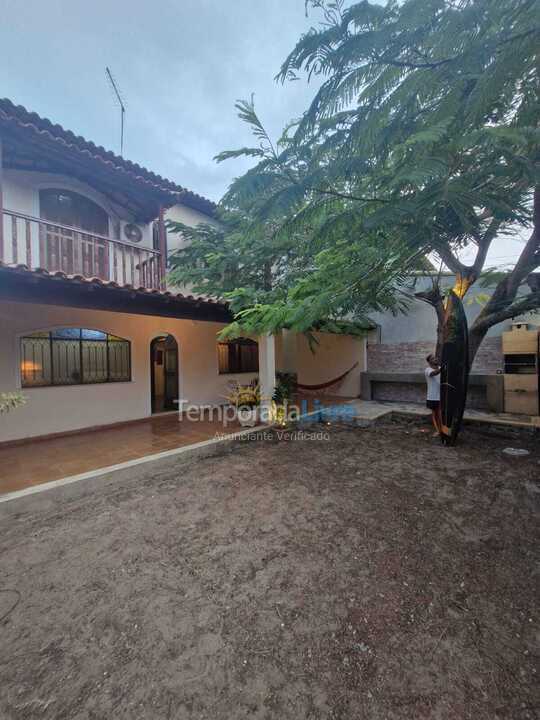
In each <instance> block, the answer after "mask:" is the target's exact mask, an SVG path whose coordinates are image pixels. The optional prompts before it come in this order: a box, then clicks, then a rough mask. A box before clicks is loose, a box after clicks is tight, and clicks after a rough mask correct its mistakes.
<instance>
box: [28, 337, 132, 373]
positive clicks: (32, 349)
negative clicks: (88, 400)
mask: <svg viewBox="0 0 540 720" xmlns="http://www.w3.org/2000/svg"><path fill="white" fill-rule="evenodd" d="M20 349H21V365H20V370H21V385H22V387H45V386H49V385H90V384H93V383H107V382H127V381H129V380H131V344H130V342H129V340H124V339H123V338H120V337H116V336H115V335H109V334H108V333H104V332H101V331H100V330H88V329H85V328H61V329H59V330H50V331H46V332H36V333H32V334H30V335H26V336H25V337H22V338H21V345H20Z"/></svg>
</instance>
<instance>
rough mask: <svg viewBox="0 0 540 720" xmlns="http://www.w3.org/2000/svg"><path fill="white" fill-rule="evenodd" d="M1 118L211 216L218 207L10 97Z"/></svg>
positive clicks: (2, 105) (1, 109)
mask: <svg viewBox="0 0 540 720" xmlns="http://www.w3.org/2000/svg"><path fill="white" fill-rule="evenodd" d="M0 120H3V121H4V122H13V123H16V124H17V125H18V126H19V127H21V128H23V129H26V130H30V131H34V132H36V133H38V134H40V135H42V136H46V137H47V138H49V139H51V140H53V141H55V142H58V143H62V144H63V145H64V146H66V147H68V148H73V149H75V150H78V151H79V152H81V153H83V154H85V155H87V156H89V157H92V158H93V159H95V160H98V161H101V162H103V163H105V164H107V165H109V166H110V167H111V168H112V169H116V170H120V171H123V172H126V173H129V174H130V175H131V176H132V177H133V178H134V179H136V180H139V181H142V182H145V183H147V184H150V185H153V186H154V187H156V188H159V189H160V190H164V191H166V192H169V193H171V194H173V195H176V196H177V199H178V201H179V202H182V203H185V204H186V205H189V206H190V207H193V208H195V209H198V210H200V211H201V212H203V213H206V214H210V215H212V214H213V213H214V212H215V210H216V205H215V203H213V202H212V201H211V200H208V199H207V198H205V197H203V196H202V195H198V194H197V193H194V192H192V191H191V190H188V189H187V188H184V187H182V186H181V185H178V184H176V183H174V182H172V181H171V180H167V178H164V177H162V176H161V175H157V174H156V173H154V172H152V171H151V170H147V169H146V168H144V167H142V166H141V165H138V164H137V163H134V162H131V161H130V160H126V159H125V158H123V157H120V156H119V155H115V154H114V153H113V152H111V151H110V150H106V149H105V148H104V147H102V146H101V145H95V144H94V143H93V142H91V141H89V140H86V139H85V138H83V137H81V136H80V135H75V133H73V132H72V131H71V130H65V129H64V128H63V127H62V126H61V125H58V124H56V123H53V122H51V120H49V119H48V118H43V117H41V116H40V115H38V114H37V113H35V112H30V111H29V110H27V109H26V108H25V107H23V106H22V105H15V104H14V103H12V102H11V100H9V99H7V98H4V99H0Z"/></svg>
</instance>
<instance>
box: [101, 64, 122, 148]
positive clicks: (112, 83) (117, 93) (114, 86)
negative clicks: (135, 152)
mask: <svg viewBox="0 0 540 720" xmlns="http://www.w3.org/2000/svg"><path fill="white" fill-rule="evenodd" d="M105 72H106V74H107V79H108V81H109V84H110V86H111V88H112V89H113V92H114V94H115V96H116V100H117V101H118V105H119V106H120V155H121V156H122V155H123V154H124V116H125V114H126V106H125V104H124V100H123V98H122V95H121V94H120V90H119V89H118V85H117V84H116V81H115V79H114V78H113V76H112V73H111V71H110V69H109V68H108V67H106V68H105Z"/></svg>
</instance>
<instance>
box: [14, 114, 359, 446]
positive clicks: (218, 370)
mask: <svg viewBox="0 0 540 720" xmlns="http://www.w3.org/2000/svg"><path fill="white" fill-rule="evenodd" d="M214 210H215V207H214V205H213V203H211V202H210V201H209V200H206V199H205V198H203V197H201V196H199V195H197V194H195V193H193V192H191V191H189V190H186V189H185V188H183V187H181V186H179V185H177V184H175V183H173V182H171V181H169V180H166V179H164V178H162V177H160V176H159V175H156V174H154V173H152V172H150V171H149V170H146V169H145V168H142V167H140V166H139V165H136V164H134V163H131V162H129V161H128V160H125V159H123V158H121V157H118V156H116V155H114V154H113V153H111V152H107V151H106V150H104V149H103V148H102V147H97V146H96V145H94V144H93V143H91V142H88V141H86V140H84V139H83V138H81V137H77V136H75V135H74V134H73V133H71V132H69V131H67V130H64V129H63V128H62V127H60V126H59V125H55V124H53V123H51V122H50V121H49V120H46V119H44V118H41V117H39V116H38V115H36V114H35V113H30V112H28V111H27V110H25V109H24V108H22V107H20V106H15V105H13V104H12V103H11V102H10V101H8V100H0V218H1V222H0V391H2V392H3V391H12V390H15V389H20V388H22V389H23V391H24V394H25V395H26V396H27V397H28V399H29V402H28V404H27V405H26V406H24V407H22V408H20V409H19V410H18V411H17V412H16V413H13V414H12V415H10V416H9V417H7V416H6V417H2V418H0V442H2V441H14V440H21V439H25V438H34V437H37V436H44V435H50V434H56V433H60V434H61V433H67V432H72V431H74V430H79V429H84V428H89V427H99V426H103V425H108V424H113V423H119V422H125V421H131V420H138V419H141V418H146V417H149V416H150V415H151V414H152V413H156V412H161V411H165V410H170V409H174V408H175V403H174V401H175V400H176V399H177V398H183V399H185V400H187V401H189V402H190V403H193V404H196V405H207V404H211V405H216V404H222V403H223V402H224V395H225V394H226V392H227V385H228V383H229V381H230V380H231V379H238V380H241V381H242V382H245V381H248V380H250V379H253V378H254V377H256V376H257V374H258V372H259V364H260V365H261V373H260V374H261V382H262V384H263V390H264V391H266V392H271V390H272V388H273V385H274V372H275V368H276V367H277V368H278V369H284V370H289V371H296V372H297V373H298V377H299V381H300V382H302V383H305V384H318V383H324V382H326V381H327V380H329V379H331V378H333V377H337V376H339V375H340V374H342V373H344V372H345V371H346V370H348V369H350V367H351V366H353V365H354V364H355V363H357V365H356V366H355V368H354V370H353V371H352V372H350V373H349V374H348V375H347V377H346V378H345V380H344V381H343V382H342V383H341V385H340V386H339V387H338V388H336V389H335V393H336V394H342V395H348V396H358V395H359V392H360V373H361V371H362V370H364V369H365V368H364V351H365V342H364V340H360V339H358V338H357V337H353V336H334V335H319V339H320V346H319V351H318V352H317V353H316V354H315V355H313V354H312V353H311V352H310V351H309V348H308V343H307V340H306V339H305V338H304V337H303V336H299V337H297V336H296V335H292V334H291V333H284V334H283V335H279V336H278V337H276V338H275V339H271V338H270V339H269V338H264V339H263V342H261V343H259V345H258V347H257V344H256V339H249V338H248V339H245V340H244V341H242V342H238V343H231V344H229V345H224V344H222V343H218V342H217V337H216V336H217V334H218V332H219V331H220V330H221V329H222V328H223V327H224V326H225V324H227V323H228V322H229V321H230V320H231V316H230V312H229V310H228V308H227V306H226V305H225V304H223V303H219V302H215V301H211V300H207V299H205V298H198V297H193V296H192V295H188V294H183V293H179V292H178V289H177V288H176V289H175V288H167V287H166V281H165V277H166V272H167V256H168V252H169V250H170V249H174V248H175V247H176V246H177V243H178V238H177V236H174V235H169V236H168V234H167V231H166V227H165V223H164V221H165V219H166V218H171V219H174V220H181V221H182V222H184V223H186V224H192V225H195V224H197V223H199V222H202V221H204V222H215V218H214Z"/></svg>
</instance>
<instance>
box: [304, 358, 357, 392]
mask: <svg viewBox="0 0 540 720" xmlns="http://www.w3.org/2000/svg"><path fill="white" fill-rule="evenodd" d="M357 365H358V362H355V363H354V365H353V366H352V367H350V368H349V369H348V370H347V371H346V372H344V373H343V375H340V376H339V377H337V378H334V379H333V380H329V381H328V382H325V383H321V384H320V385H302V383H296V387H297V388H298V390H325V389H326V388H329V387H332V385H337V384H338V383H339V382H341V381H342V380H343V378H345V377H347V375H348V374H349V373H350V372H352V371H353V370H354V368H355V367H356V366H357Z"/></svg>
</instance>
